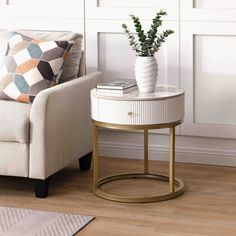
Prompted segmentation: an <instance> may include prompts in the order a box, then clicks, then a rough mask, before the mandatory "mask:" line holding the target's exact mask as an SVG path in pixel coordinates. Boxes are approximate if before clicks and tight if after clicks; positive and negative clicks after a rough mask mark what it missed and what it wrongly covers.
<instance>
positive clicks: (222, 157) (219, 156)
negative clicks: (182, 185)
mask: <svg viewBox="0 0 236 236" xmlns="http://www.w3.org/2000/svg"><path fill="white" fill-rule="evenodd" d="M99 154H100V155H101V156H108V157H118V158H129V159H141V160H143V146H142V144H133V143H132V144H131V143H118V142H105V141H103V142H101V143H100V150H99ZM235 156H236V150H227V149H212V148H196V147H189V146H178V145H176V162H184V163H195V164H207V165H222V166H236V158H235ZM168 158H169V148H168V146H167V145H149V160H159V161H168Z"/></svg>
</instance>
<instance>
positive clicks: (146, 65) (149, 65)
mask: <svg viewBox="0 0 236 236" xmlns="http://www.w3.org/2000/svg"><path fill="white" fill-rule="evenodd" d="M157 69H158V68H157V61H156V58H155V57H154V56H147V57H144V56H137V58H136V62H135V78H136V81H137V85H138V89H139V91H140V92H143V93H153V92H154V91H155V87H156V83H157Z"/></svg>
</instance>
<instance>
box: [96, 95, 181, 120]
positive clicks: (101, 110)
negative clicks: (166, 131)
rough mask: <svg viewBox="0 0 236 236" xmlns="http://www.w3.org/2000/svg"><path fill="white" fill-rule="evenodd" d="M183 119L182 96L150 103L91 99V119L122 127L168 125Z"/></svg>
mask: <svg viewBox="0 0 236 236" xmlns="http://www.w3.org/2000/svg"><path fill="white" fill-rule="evenodd" d="M183 117H184V96H183V95H181V96H178V97H173V98H169V99H168V100H167V99H162V100H150V101H127V100H126V101H124V100H109V99H104V98H98V97H92V118H93V119H94V120H97V121H101V122H107V123H112V124H124V125H150V124H162V123H170V122H174V121H177V120H182V119H183Z"/></svg>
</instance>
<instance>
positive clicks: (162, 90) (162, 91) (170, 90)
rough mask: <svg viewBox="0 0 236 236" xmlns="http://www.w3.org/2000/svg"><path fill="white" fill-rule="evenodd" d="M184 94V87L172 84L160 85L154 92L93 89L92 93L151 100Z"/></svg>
mask: <svg viewBox="0 0 236 236" xmlns="http://www.w3.org/2000/svg"><path fill="white" fill-rule="evenodd" d="M183 94H184V90H183V89H182V88H178V87H176V86H170V85H158V86H157V87H156V89H155V92H153V93H142V92H139V91H138V89H136V90H133V91H131V92H129V93H127V94H118V95H117V94H115V95H114V96H113V95H112V94H110V93H109V94H106V93H104V94H103V93H102V92H101V93H98V92H97V89H96V88H95V89H93V90H92V91H91V95H92V96H95V97H98V98H103V99H108V100H121V101H136V100H137V101H146V100H147V101H150V100H163V99H168V98H173V97H178V96H181V95H183Z"/></svg>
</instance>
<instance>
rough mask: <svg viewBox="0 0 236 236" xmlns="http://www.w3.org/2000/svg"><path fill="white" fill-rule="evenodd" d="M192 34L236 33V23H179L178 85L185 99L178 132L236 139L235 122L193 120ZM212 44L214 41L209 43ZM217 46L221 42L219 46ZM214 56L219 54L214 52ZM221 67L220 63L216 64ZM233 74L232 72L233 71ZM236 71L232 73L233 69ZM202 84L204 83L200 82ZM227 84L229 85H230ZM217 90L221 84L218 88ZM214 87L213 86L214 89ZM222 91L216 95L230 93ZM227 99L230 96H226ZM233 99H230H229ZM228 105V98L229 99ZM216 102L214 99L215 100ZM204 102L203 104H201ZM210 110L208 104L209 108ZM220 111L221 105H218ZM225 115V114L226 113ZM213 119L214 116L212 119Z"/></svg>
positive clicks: (193, 70) (193, 62) (234, 34)
mask: <svg viewBox="0 0 236 236" xmlns="http://www.w3.org/2000/svg"><path fill="white" fill-rule="evenodd" d="M194 35H203V36H204V35H208V36H209V35H212V36H219V35H223V36H228V37H232V36H236V23H234V22H228V23H224V22H218V23H210V22H208V23H206V22H183V23H182V26H181V46H180V47H181V49H180V50H181V59H180V68H181V70H180V74H181V86H182V87H183V88H184V89H185V94H186V101H185V108H186V116H185V122H184V124H183V125H182V126H181V133H182V134H183V135H195V136H206V137H221V138H236V125H234V124H232V123H228V124H225V123H215V124H214V123H197V122H195V118H194V116H195V114H194V107H195V102H196V101H195V99H196V97H195V94H194V91H195V87H194V86H195V81H194V80H195V79H196V78H195V76H194V74H195V69H196V68H195V61H194V58H195V55H194V51H196V50H197V49H196V48H195V49H194ZM212 43H213V44H214V43H215V42H214V40H213V42H212ZM218 46H219V47H220V45H218ZM215 56H216V57H217V56H218V57H220V55H219V54H218V53H217V51H216V55H215ZM222 60H228V58H222ZM215 66H216V67H217V66H220V65H217V64H216V65H215ZM232 73H233V72H232ZM234 73H235V72H234ZM222 81H223V82H224V77H223V76H222ZM203 86H204V84H203ZM228 86H231V84H229V85H228ZM217 88H218V89H220V88H221V87H219V86H218V87H217ZM214 89H215V88H214ZM222 92H224V91H221V93H219V96H222V99H223V98H227V97H230V96H232V94H227V91H225V94H224V93H222ZM223 96H224V97H223ZM228 100H229V99H228ZM231 101H232V100H231ZM228 102H229V103H228V104H230V100H229V101H228ZM216 103H217V101H216ZM203 105H204V104H203ZM209 109H210V107H209ZM219 110H220V107H219ZM225 115H227V114H225ZM212 120H214V119H212Z"/></svg>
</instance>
